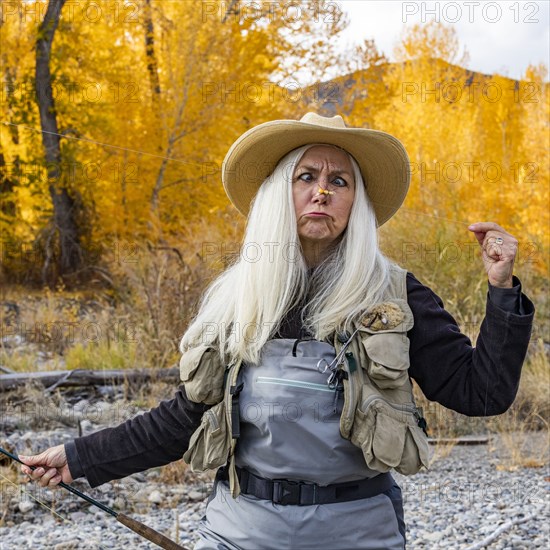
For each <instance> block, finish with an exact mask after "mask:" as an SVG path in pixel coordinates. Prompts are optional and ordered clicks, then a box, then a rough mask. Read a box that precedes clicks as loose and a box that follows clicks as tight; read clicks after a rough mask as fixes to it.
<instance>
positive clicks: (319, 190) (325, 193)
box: [315, 187, 334, 197]
mask: <svg viewBox="0 0 550 550" xmlns="http://www.w3.org/2000/svg"><path fill="white" fill-rule="evenodd" d="M319 195H334V191H329V190H328V189H323V188H322V187H319V189H318V191H317V195H315V196H316V197H318V196H319Z"/></svg>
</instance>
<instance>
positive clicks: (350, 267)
mask: <svg viewBox="0 0 550 550" xmlns="http://www.w3.org/2000/svg"><path fill="white" fill-rule="evenodd" d="M315 145H318V144H309V145H305V146H303V147H300V148H298V149H295V150H293V151H291V152H290V153H288V154H287V155H286V156H285V157H283V158H282V159H281V161H279V163H278V165H277V167H276V168H275V170H274V171H273V173H272V174H271V175H270V176H269V177H268V178H267V179H266V180H265V181H264V182H263V184H262V185H261V187H260V189H259V190H258V193H257V194H256V197H255V199H254V202H253V204H252V206H251V210H250V214H249V217H248V222H247V226H246V232H245V235H244V240H243V245H242V248H241V252H240V255H239V257H238V259H237V260H236V262H235V263H234V264H233V265H232V266H230V267H229V268H228V269H226V270H225V271H224V272H223V273H222V274H221V275H220V276H219V277H218V278H217V279H216V280H215V281H214V282H213V283H212V284H211V285H210V286H209V287H208V289H207V290H206V292H205V293H204V295H203V298H202V300H201V303H200V307H199V312H198V314H197V315H196V317H195V318H194V320H193V321H192V322H191V324H190V326H189V328H188V329H187V331H186V332H185V334H184V335H183V337H182V339H181V342H180V351H181V352H182V353H183V352H184V351H186V350H187V349H189V348H192V347H195V346H198V345H200V344H203V345H212V346H213V347H216V348H218V349H219V351H220V355H221V357H222V360H224V361H227V362H232V361H236V360H243V361H246V362H248V363H252V364H255V363H258V361H259V357H260V351H261V349H262V347H263V345H264V344H265V343H266V341H267V340H268V339H270V338H272V337H273V336H274V335H275V334H276V333H277V330H278V328H279V327H280V324H281V321H282V320H283V318H284V316H285V314H287V313H288V311H289V310H290V309H291V308H292V307H293V306H296V305H297V304H299V303H301V302H303V301H304V300H306V301H307V302H306V306H305V307H304V309H303V312H302V321H303V325H304V327H305V328H306V329H308V330H309V332H310V333H311V334H313V336H314V337H315V338H316V339H318V340H324V339H325V338H327V337H328V336H330V335H331V334H332V333H333V332H334V330H348V331H349V330H350V329H351V324H352V322H353V321H356V320H357V319H358V318H359V317H360V315H361V313H362V312H363V313H364V311H365V310H366V309H368V307H369V306H371V305H372V304H374V303H376V302H377V301H379V300H380V299H381V297H382V293H383V291H384V290H385V288H386V286H387V285H388V282H389V267H388V266H389V261H388V260H387V259H386V258H385V257H384V256H383V255H382V253H381V252H380V250H379V246H378V233H377V226H376V216H375V213H374V210H373V208H372V205H371V203H370V201H369V200H368V197H367V194H366V191H365V186H364V182H363V178H362V176H361V172H360V170H359V166H358V165H357V163H356V162H355V160H354V159H353V157H352V156H351V155H349V158H350V161H351V163H352V166H353V175H354V178H355V197H354V201H353V205H352V209H351V213H350V218H349V222H348V226H347V228H346V229H345V231H344V232H343V234H342V238H341V239H340V241H339V242H338V244H337V245H336V246H335V247H334V249H333V250H332V251H331V253H330V255H329V256H328V257H327V258H325V259H324V260H323V261H322V262H321V263H320V264H319V265H317V266H316V267H315V268H314V269H313V270H312V269H311V268H308V266H307V264H306V262H305V259H304V257H303V255H302V250H301V245H300V239H299V236H298V230H297V221H296V214H295V209H294V200H293V195H292V176H293V174H294V169H295V167H296V165H297V164H298V162H299V161H300V159H301V158H302V156H303V155H304V153H305V152H306V151H307V150H308V149H309V148H310V147H314V146H315Z"/></svg>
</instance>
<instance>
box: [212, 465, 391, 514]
mask: <svg viewBox="0 0 550 550" xmlns="http://www.w3.org/2000/svg"><path fill="white" fill-rule="evenodd" d="M237 476H238V479H239V485H240V487H241V493H244V494H247V495H253V496H255V497H256V498H261V499H264V500H271V501H272V502H274V503H275V504H282V505H295V506H309V505H311V504H330V503H333V502H347V501H350V500H359V499H362V498H370V497H374V496H376V495H379V494H381V493H383V492H384V491H388V490H389V489H391V488H392V487H393V486H394V485H395V481H394V479H393V477H392V476H391V474H390V473H389V472H385V473H383V474H378V475H377V476H375V477H372V478H369V479H361V480H359V481H347V482H345V483H334V484H332V485H326V486H321V485H317V484H316V483H309V482H305V481H291V480H288V479H266V478H264V477H260V476H257V475H255V474H253V473H252V472H250V471H249V470H246V469H245V468H237ZM218 479H222V480H223V479H227V472H226V471H225V470H224V469H220V470H219V471H218Z"/></svg>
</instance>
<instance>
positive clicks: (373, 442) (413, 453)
mask: <svg viewBox="0 0 550 550" xmlns="http://www.w3.org/2000/svg"><path fill="white" fill-rule="evenodd" d="M351 442H352V443H354V444H355V445H357V446H358V447H360V448H361V450H362V451H363V456H364V457H365V462H366V463H367V466H368V467H369V468H371V469H373V470H376V471H378V472H387V471H388V470H391V469H392V468H393V469H395V470H396V471H397V472H399V473H401V474H403V475H410V474H415V473H416V472H418V471H419V470H420V468H422V466H424V467H428V457H429V448H428V441H427V439H426V437H425V435H424V433H423V432H422V429H421V428H419V426H418V424H417V411H416V407H415V406H414V405H413V404H411V405H392V404H391V403H389V402H388V401H386V400H385V399H383V398H382V397H374V398H370V399H367V401H366V402H365V403H364V404H363V406H362V407H361V408H358V409H356V413H355V421H354V423H353V428H352V432H351Z"/></svg>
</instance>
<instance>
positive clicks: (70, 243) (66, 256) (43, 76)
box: [36, 0, 83, 276]
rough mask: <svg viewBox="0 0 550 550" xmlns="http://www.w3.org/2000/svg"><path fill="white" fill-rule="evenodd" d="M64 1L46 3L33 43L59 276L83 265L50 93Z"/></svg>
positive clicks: (72, 202)
mask: <svg viewBox="0 0 550 550" xmlns="http://www.w3.org/2000/svg"><path fill="white" fill-rule="evenodd" d="M64 4H65V0H49V2H48V8H47V10H46V15H45V16H44V21H42V23H41V24H40V27H39V29H38V38H37V40H36V100H37V103H38V110H39V112H40V125H41V128H42V143H43V145H44V149H45V159H46V165H47V173H48V181H49V182H50V184H49V191H50V196H51V198H52V204H53V212H54V214H53V218H54V225H55V230H56V231H57V233H58V236H59V266H58V267H59V274H60V275H61V276H62V275H64V274H69V273H72V272H74V271H76V270H77V269H79V268H80V266H81V265H82V262H83V255H82V248H81V246H80V238H79V231H78V224H77V222H76V216H75V210H76V208H75V207H76V203H75V200H74V198H73V197H72V196H71V195H70V194H69V191H68V189H67V187H66V186H65V184H64V182H63V179H64V177H63V176H64V174H63V171H62V168H61V148H60V143H59V142H60V136H59V131H58V127H57V114H56V111H55V105H54V100H53V93H52V82H51V80H52V79H51V73H50V56H51V48H52V42H53V37H54V34H55V31H56V29H57V25H58V23H59V17H60V14H61V9H62V8H63V5H64Z"/></svg>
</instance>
